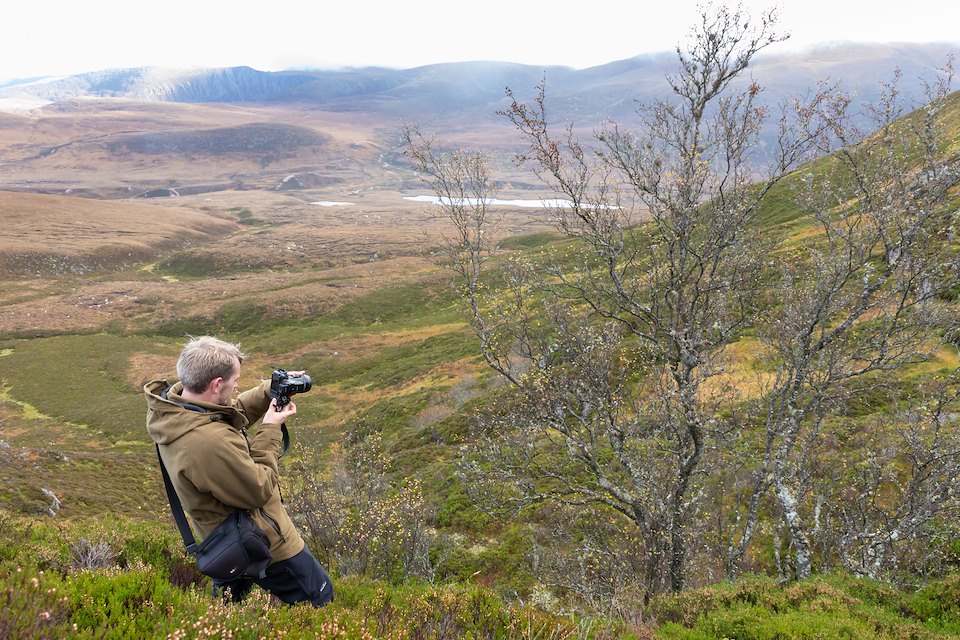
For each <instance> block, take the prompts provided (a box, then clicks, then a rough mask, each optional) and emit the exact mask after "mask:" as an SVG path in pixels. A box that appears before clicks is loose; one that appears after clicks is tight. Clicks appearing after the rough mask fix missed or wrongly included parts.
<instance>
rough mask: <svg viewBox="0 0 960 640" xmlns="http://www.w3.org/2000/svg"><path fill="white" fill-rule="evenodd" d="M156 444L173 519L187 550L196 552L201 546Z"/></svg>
mask: <svg viewBox="0 0 960 640" xmlns="http://www.w3.org/2000/svg"><path fill="white" fill-rule="evenodd" d="M155 446H156V447H157V459H158V460H160V472H161V473H162V474H163V486H164V487H165V488H166V490H167V500H169V501H170V511H172V512H173V519H174V520H176V522H177V529H179V530H180V535H181V536H183V544H185V545H186V547H187V551H189V552H190V553H193V554H195V553H196V552H197V549H198V548H199V547H198V546H197V540H196V538H194V537H193V531H191V529H190V523H189V522H187V515H186V514H185V513H184V512H183V505H182V504H180V497H179V496H177V491H176V489H174V488H173V483H172V482H171V481H170V474H169V473H167V467H166V466H165V465H164V464H163V457H162V456H161V455H160V445H159V444H158V445H155Z"/></svg>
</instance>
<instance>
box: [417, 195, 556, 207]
mask: <svg viewBox="0 0 960 640" xmlns="http://www.w3.org/2000/svg"><path fill="white" fill-rule="evenodd" d="M403 199H404V200H413V201H414V202H429V203H431V204H437V205H441V204H450V203H451V201H450V200H448V199H447V198H438V197H437V196H404V197H403ZM485 202H486V204H487V206H490V205H502V206H507V207H529V208H535V209H545V208H552V207H569V206H570V201H569V200H545V199H541V200H500V199H499V198H487V199H486V201H485ZM480 203H481V200H480V199H479V198H466V199H465V200H464V201H463V202H457V204H470V205H474V204H480Z"/></svg>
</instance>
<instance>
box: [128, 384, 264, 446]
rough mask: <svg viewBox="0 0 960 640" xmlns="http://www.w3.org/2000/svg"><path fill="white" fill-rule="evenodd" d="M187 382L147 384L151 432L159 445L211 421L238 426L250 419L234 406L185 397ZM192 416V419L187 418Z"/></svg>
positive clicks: (149, 428)
mask: <svg viewBox="0 0 960 640" xmlns="http://www.w3.org/2000/svg"><path fill="white" fill-rule="evenodd" d="M182 391H183V385H182V384H180V383H179V382H177V383H175V384H172V385H171V384H170V383H168V382H167V381H166V380H153V381H152V382H148V383H147V384H145V385H144V386H143V393H144V396H146V399H147V433H148V434H150V437H151V438H152V439H153V441H154V442H156V443H157V444H170V443H171V442H173V441H174V440H177V439H178V438H180V437H181V436H183V435H184V434H185V433H188V432H190V431H193V430H194V429H196V428H197V427H199V426H201V425H204V424H209V423H210V422H214V421H217V422H225V423H227V424H230V425H233V426H235V427H237V428H238V429H242V428H244V427H246V426H247V424H248V422H247V419H246V418H245V417H244V416H243V414H241V413H240V412H239V411H237V409H236V408H234V407H232V406H224V405H218V404H212V403H209V402H193V401H187V400H184V399H183V398H182V397H181V396H180V393H181V392H182ZM185 417H189V418H190V419H184V418H185Z"/></svg>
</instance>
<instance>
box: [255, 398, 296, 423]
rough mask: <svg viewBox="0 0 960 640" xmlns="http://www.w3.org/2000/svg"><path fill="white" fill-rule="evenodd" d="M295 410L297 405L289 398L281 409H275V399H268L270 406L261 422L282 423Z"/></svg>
mask: <svg viewBox="0 0 960 640" xmlns="http://www.w3.org/2000/svg"><path fill="white" fill-rule="evenodd" d="M296 412H297V405H295V404H294V403H293V401H292V400H291V401H290V402H288V403H287V404H286V405H285V406H284V407H283V409H280V410H279V411H277V399H276V398H271V399H270V408H269V409H267V413H266V414H265V415H264V416H263V420H262V422H263V424H282V423H283V422H284V421H285V420H286V419H287V418H289V417H291V416H293V415H294V414H295V413H296Z"/></svg>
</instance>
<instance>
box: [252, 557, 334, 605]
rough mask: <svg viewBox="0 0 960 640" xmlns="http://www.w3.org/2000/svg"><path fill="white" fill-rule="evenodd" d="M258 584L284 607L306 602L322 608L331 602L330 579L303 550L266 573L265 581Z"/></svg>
mask: <svg viewBox="0 0 960 640" xmlns="http://www.w3.org/2000/svg"><path fill="white" fill-rule="evenodd" d="M260 584H261V586H263V587H266V588H267V589H268V590H270V591H271V592H272V593H273V594H274V595H276V596H277V597H278V598H280V599H281V600H283V601H284V602H286V603H287V604H294V603H297V602H310V603H312V604H313V605H314V606H317V607H322V606H324V605H326V604H329V603H330V602H332V601H333V583H332V582H331V581H330V576H329V575H327V572H326V570H325V569H324V568H323V566H322V565H321V564H320V563H319V562H317V560H316V559H315V558H314V557H313V556H312V555H311V554H310V552H309V551H308V550H307V549H306V547H304V549H303V551H301V552H300V553H298V554H297V555H295V556H294V557H292V558H290V559H288V560H283V561H281V562H278V563H277V564H275V565H273V566H272V567H271V568H270V569H268V570H267V578H266V580H264V581H263V582H261V583H260Z"/></svg>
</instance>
